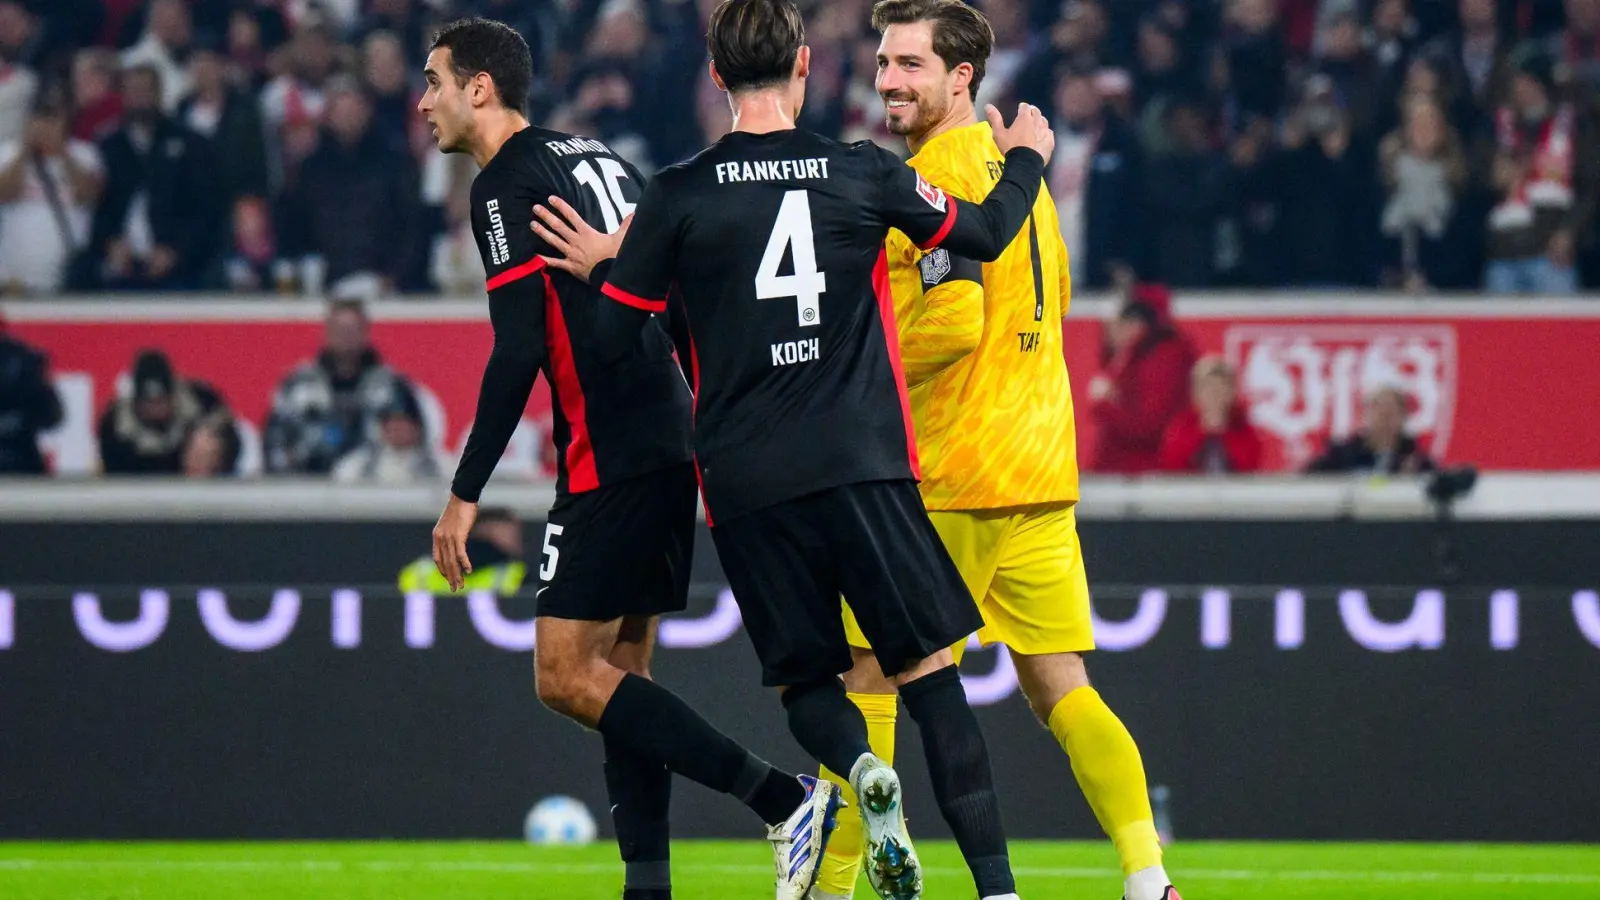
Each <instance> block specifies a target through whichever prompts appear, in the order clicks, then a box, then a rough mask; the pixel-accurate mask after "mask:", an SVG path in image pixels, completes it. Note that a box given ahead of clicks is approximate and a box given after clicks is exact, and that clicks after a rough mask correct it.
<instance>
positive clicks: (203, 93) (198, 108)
mask: <svg viewBox="0 0 1600 900" xmlns="http://www.w3.org/2000/svg"><path fill="white" fill-rule="evenodd" d="M189 78H190V82H191V83H192V84H193V85H194V90H193V92H192V93H190V94H189V95H188V96H187V97H185V98H184V99H183V101H182V102H181V103H179V104H178V112H177V115H176V117H175V118H176V119H177V120H178V121H179V122H180V123H182V124H183V125H184V126H185V127H187V128H188V129H189V130H190V131H193V132H194V133H196V134H199V135H201V136H202V137H206V138H209V139H210V140H211V143H212V146H213V148H214V151H215V152H214V156H215V159H216V164H217V172H216V176H215V184H216V188H217V190H218V191H219V192H220V199H222V200H224V201H226V202H227V203H228V204H229V205H230V206H231V205H232V204H233V202H234V201H235V200H237V199H239V198H240V197H244V196H246V195H249V196H254V197H264V196H266V194H267V151H266V146H265V144H264V142H263V139H262V133H261V114H260V111H259V110H258V109H257V107H256V104H255V101H254V100H252V99H251V97H250V95H249V94H247V93H245V92H244V91H243V90H242V89H240V88H237V87H235V86H234V85H233V84H232V83H230V82H229V79H228V69H227V59H226V57H224V56H223V55H222V53H221V51H220V50H219V49H218V48H217V47H215V46H213V45H206V44H202V45H200V46H198V47H196V48H195V50H194V52H193V53H192V54H190V56H189Z"/></svg>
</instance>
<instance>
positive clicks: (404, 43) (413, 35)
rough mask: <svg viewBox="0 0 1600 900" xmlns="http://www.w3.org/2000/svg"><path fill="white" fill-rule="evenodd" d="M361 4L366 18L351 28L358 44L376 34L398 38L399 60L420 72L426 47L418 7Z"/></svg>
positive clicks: (375, 1)
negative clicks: (413, 66)
mask: <svg viewBox="0 0 1600 900" xmlns="http://www.w3.org/2000/svg"><path fill="white" fill-rule="evenodd" d="M361 5H362V6H364V7H366V15H364V16H362V17H361V23H360V25H358V26H357V27H356V28H355V29H354V35H355V37H356V38H357V39H358V40H357V43H358V44H359V43H363V42H365V41H366V39H367V38H368V37H370V36H371V35H373V34H376V33H378V32H383V33H386V34H390V35H393V36H395V37H396V38H398V39H399V42H400V43H399V46H400V49H401V54H402V55H401V58H402V59H403V60H404V61H405V62H407V63H408V64H411V65H415V66H416V67H417V68H419V69H420V68H421V67H422V59H423V57H424V56H425V55H426V54H425V53H424V52H423V49H424V48H425V47H427V46H428V35H427V30H426V25H425V23H424V22H423V17H422V14H421V11H420V10H419V9H418V6H420V5H421V4H419V3H417V2H415V0H365V2H364V3H362V4H361Z"/></svg>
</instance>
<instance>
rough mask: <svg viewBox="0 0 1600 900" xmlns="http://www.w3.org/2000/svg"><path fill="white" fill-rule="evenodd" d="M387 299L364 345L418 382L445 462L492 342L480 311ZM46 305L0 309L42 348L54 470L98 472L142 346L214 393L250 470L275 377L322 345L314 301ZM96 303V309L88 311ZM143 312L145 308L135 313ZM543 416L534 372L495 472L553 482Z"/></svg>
mask: <svg viewBox="0 0 1600 900" xmlns="http://www.w3.org/2000/svg"><path fill="white" fill-rule="evenodd" d="M394 306H395V309H391V310H383V309H382V308H379V309H378V310H376V311H375V314H374V321H373V323H372V341H373V344H374V346H376V347H377V349H378V353H379V354H380V355H381V356H382V357H383V361H384V362H386V363H388V364H389V365H390V366H392V367H394V368H395V369H397V370H398V371H400V372H401V373H403V374H404V375H405V376H406V377H408V378H410V379H411V380H412V381H413V382H414V383H415V384H416V385H417V388H418V395H419V400H420V401H421V404H422V411H423V418H424V419H425V420H426V425H427V430H428V435H429V437H430V439H431V440H432V442H433V444H434V448H435V451H436V452H437V453H439V455H440V457H441V458H442V459H446V460H453V459H454V458H455V457H456V456H458V455H459V454H460V452H461V448H462V446H463V445H464V444H465V443H466V438H467V433H468V431H469V430H470V429H471V427H472V418H473V412H474V408H475V405H476V402H477V396H478V385H479V383H480V380H481V379H482V377H483V367H484V363H486V362H487V361H488V359H489V349H490V347H491V345H492V343H493V333H492V332H491V331H490V328H489V323H488V320H487V318H486V317H485V309H484V307H483V306H482V305H477V306H474V307H465V306H464V305H462V304H434V303H430V304H420V305H418V306H416V307H413V308H406V306H407V305H403V304H395V305H394ZM51 308H52V309H54V310H59V311H60V315H59V317H52V316H49V315H46V314H44V311H43V309H42V308H29V307H27V306H25V305H22V304H18V305H15V306H11V307H10V308H8V309H7V310H6V316H7V320H8V325H7V327H8V330H9V331H10V332H11V333H12V334H13V335H14V336H16V337H18V338H20V339H21V340H24V341H26V342H28V343H30V344H32V345H34V346H35V347H38V348H40V349H42V350H44V351H45V352H46V353H48V354H49V355H50V370H51V374H52V375H53V376H54V378H55V382H56V386H57V388H58V389H59V391H60V393H61V395H62V399H63V400H64V402H65V405H66V407H67V420H66V422H65V423H64V424H63V425H62V426H61V427H60V428H58V429H56V430H55V431H54V432H52V433H50V434H48V435H46V437H45V439H44V444H45V448H46V452H47V453H49V454H50V455H51V457H52V459H53V460H54V465H55V469H56V471H57V472H58V473H62V474H77V473H84V472H94V471H97V470H98V468H99V451H98V449H97V448H98V444H97V442H96V437H95V428H96V425H97V423H98V421H99V416H100V414H101V412H102V411H104V409H105V407H106V405H107V404H108V403H109V402H110V401H111V400H112V399H113V398H114V397H115V396H116V395H117V392H118V391H119V390H126V381H127V373H128V371H129V370H130V369H131V368H132V367H133V359H134V357H135V356H136V355H137V354H138V353H139V351H140V350H143V349H145V348H158V349H160V350H163V351H165V352H166V354H167V355H168V356H169V357H170V358H171V359H172V364H173V368H174V369H175V370H176V371H177V372H178V374H179V375H180V376H182V377H185V378H193V379H199V380H202V381H206V382H209V383H210V384H211V385H212V386H213V387H215V388H216V389H217V390H218V391H219V392H221V394H222V396H223V397H224V398H225V399H226V400H227V402H228V405H229V406H230V407H231V408H232V409H233V411H234V413H235V414H236V416H237V417H238V420H239V424H240V431H241V433H242V435H243V438H244V442H243V443H244V447H243V452H242V453H241V458H240V467H241V469H242V470H243V471H245V472H246V473H250V474H254V473H257V472H259V471H260V470H261V442H260V440H261V439H260V434H261V429H262V428H263V427H264V426H265V425H266V421H267V416H268V414H269V412H270V411H271V408H272V395H273V392H274V391H275V390H276V389H277V385H278V382H279V381H280V380H282V379H283V377H284V376H285V375H286V374H288V372H289V370H291V369H292V368H294V367H295V366H296V365H298V364H300V363H301V362H304V361H305V360H308V359H311V358H312V357H314V356H315V355H316V354H317V350H318V348H319V347H320V346H321V345H322V321H321V318H320V315H319V314H320V312H321V309H320V306H318V305H315V304H301V303H276V302H269V303H263V304H261V305H259V306H251V305H246V304H237V303H226V304H204V305H197V306H196V307H195V310H194V313H193V314H192V317H184V312H185V307H184V305H183V304H181V303H164V304H159V305H156V304H149V303H141V304H130V307H129V308H121V309H119V308H117V307H116V305H115V304H113V303H105V304H99V303H97V304H93V306H92V307H91V306H84V307H81V308H74V307H73V306H72V305H68V304H53V305H52V307H51ZM97 310H98V311H101V312H102V313H103V315H101V316H99V317H96V316H95V315H94V311H97ZM146 311H150V312H152V313H153V314H154V315H153V316H152V317H149V318H142V317H140V316H139V315H138V313H140V312H146ZM433 311H436V312H433ZM429 312H433V315H432V316H431V317H429V316H427V314H428V313H429ZM419 314H420V315H419ZM549 420H550V391H549V388H548V386H547V385H546V384H545V383H544V380H543V379H540V380H539V383H538V384H537V385H535V387H534V392H533V397H532V398H531V399H530V400H529V402H528V409H527V412H526V414H525V415H524V419H523V423H522V426H521V427H520V428H519V429H518V430H517V434H516V435H515V436H514V437H513V439H512V444H511V447H510V448H509V449H508V450H507V453H506V459H505V461H504V462H503V463H502V464H501V474H509V475H517V476H522V477H550V478H553V477H555V469H554V456H553V455H552V454H551V453H550V452H548V451H547V449H546V446H545V445H547V444H548V439H547V437H546V435H548V433H549Z"/></svg>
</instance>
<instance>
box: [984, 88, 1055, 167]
mask: <svg viewBox="0 0 1600 900" xmlns="http://www.w3.org/2000/svg"><path fill="white" fill-rule="evenodd" d="M983 114H984V116H985V117H986V118H988V120H989V128H990V129H991V130H993V131H994V142H995V146H997V147H999V148H1000V152H1001V153H1009V152H1010V151H1011V149H1012V148H1013V147H1030V148H1032V149H1034V150H1037V151H1038V152H1039V155H1040V156H1042V157H1044V161H1045V162H1049V161H1050V154H1051V152H1052V151H1054V150H1055V148H1056V133H1055V131H1053V130H1052V129H1051V128H1050V120H1049V119H1046V118H1045V117H1044V113H1042V112H1040V111H1039V108H1038V107H1037V106H1033V105H1032V104H1028V103H1019V104H1017V117H1016V118H1015V119H1012V120H1011V126H1010V127H1009V128H1008V127H1006V124H1005V120H1004V119H1003V118H1001V116H1000V110H998V109H996V108H995V107H994V104H992V103H991V104H989V105H988V106H985V107H984V108H983Z"/></svg>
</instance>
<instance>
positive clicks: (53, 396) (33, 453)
mask: <svg viewBox="0 0 1600 900" xmlns="http://www.w3.org/2000/svg"><path fill="white" fill-rule="evenodd" d="M61 418H62V409H61V397H60V395H58V394H57V393H56V389H55V385H54V384H52V383H51V382H50V363H49V360H48V359H47V358H46V357H45V355H44V354H43V353H41V352H39V351H38V350H35V349H34V348H32V347H30V346H28V345H27V344H24V343H23V342H21V341H19V340H17V339H16V338H14V337H12V336H11V335H9V334H7V333H6V320H5V319H4V318H3V317H0V474H5V475H43V474H45V471H46V470H45V464H44V454H43V453H40V452H39V432H41V431H47V430H49V429H51V428H54V427H56V426H57V425H59V424H61Z"/></svg>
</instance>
